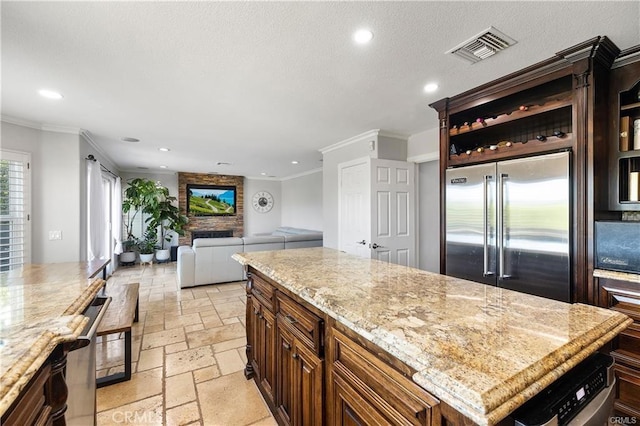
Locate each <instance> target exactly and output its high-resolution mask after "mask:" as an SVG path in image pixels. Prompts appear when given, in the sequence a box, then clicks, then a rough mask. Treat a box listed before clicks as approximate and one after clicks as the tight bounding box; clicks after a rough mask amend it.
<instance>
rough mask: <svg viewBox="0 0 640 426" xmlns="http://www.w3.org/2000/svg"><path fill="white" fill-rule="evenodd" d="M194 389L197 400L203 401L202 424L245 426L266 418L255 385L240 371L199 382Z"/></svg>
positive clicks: (266, 413)
mask: <svg viewBox="0 0 640 426" xmlns="http://www.w3.org/2000/svg"><path fill="white" fill-rule="evenodd" d="M196 388H197V389H198V396H199V398H200V400H201V401H204V400H206V401H207V403H206V404H201V405H200V410H201V412H202V423H203V424H205V425H249V424H251V423H255V422H256V421H258V420H260V419H264V418H266V417H268V416H269V410H268V409H267V406H266V405H265V403H264V401H263V400H262V397H261V396H260V393H259V391H258V388H257V387H256V385H255V383H254V382H253V380H247V379H245V378H244V374H243V373H242V372H240V371H239V372H237V373H233V374H229V375H227V376H222V377H219V378H217V379H214V380H209V381H207V382H203V383H199V384H197V385H196ZM205 395H206V396H205ZM240 401H242V404H239V402H240ZM248 407H250V409H247V408H248Z"/></svg>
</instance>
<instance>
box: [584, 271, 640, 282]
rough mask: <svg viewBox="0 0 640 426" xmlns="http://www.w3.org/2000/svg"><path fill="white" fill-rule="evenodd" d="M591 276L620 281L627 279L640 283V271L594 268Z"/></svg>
mask: <svg viewBox="0 0 640 426" xmlns="http://www.w3.org/2000/svg"><path fill="white" fill-rule="evenodd" d="M593 276H594V277H597V278H611V279H614V280H620V281H629V282H632V283H638V284H640V273H633V272H620V271H610V270H608V269H595V270H594V271H593Z"/></svg>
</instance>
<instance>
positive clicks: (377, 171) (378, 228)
mask: <svg viewBox="0 0 640 426" xmlns="http://www.w3.org/2000/svg"><path fill="white" fill-rule="evenodd" d="M370 171H371V175H370V182H371V194H372V196H371V201H372V204H371V217H372V220H371V257H373V258H374V259H378V260H383V261H386V262H391V263H397V264H399V265H405V266H411V267H415V266H416V235H415V234H416V232H415V219H416V218H415V164H414V163H407V162H405V161H393V160H377V159H372V160H371V168H370Z"/></svg>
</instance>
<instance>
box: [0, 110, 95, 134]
mask: <svg viewBox="0 0 640 426" xmlns="http://www.w3.org/2000/svg"><path fill="white" fill-rule="evenodd" d="M0 120H1V121H3V122H5V123H9V124H15V125H16V126H22V127H29V128H31V129H36V130H44V131H47V132H55V133H69V134H72V135H79V134H80V132H81V131H82V129H81V128H79V127H71V126H60V125H57V124H51V123H39V122H37V121H31V120H25V119H23V118H17V117H11V116H8V115H2V116H1V117H0Z"/></svg>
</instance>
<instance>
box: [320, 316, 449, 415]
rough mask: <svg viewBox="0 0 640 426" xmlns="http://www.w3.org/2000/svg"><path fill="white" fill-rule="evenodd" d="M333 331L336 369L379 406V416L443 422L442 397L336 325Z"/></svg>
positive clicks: (360, 392) (352, 385) (369, 400)
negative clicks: (398, 370)
mask: <svg viewBox="0 0 640 426" xmlns="http://www.w3.org/2000/svg"><path fill="white" fill-rule="evenodd" d="M331 335H332V337H331V338H332V354H331V359H332V368H333V373H334V374H336V375H337V376H338V377H341V378H342V379H343V380H345V381H346V382H348V383H349V385H350V387H351V388H353V389H354V390H355V392H356V393H357V395H359V397H361V398H363V399H364V400H365V401H367V404H368V405H371V406H373V407H375V409H376V410H377V414H376V416H378V415H379V416H382V417H384V418H385V419H386V421H387V422H389V423H392V424H412V425H428V424H431V423H432V422H435V423H436V424H439V423H438V419H439V418H440V408H439V402H440V401H439V400H438V399H436V398H435V397H433V396H432V395H431V394H429V393H428V392H426V391H425V390H424V389H422V388H421V387H419V386H418V385H416V384H415V383H414V382H413V381H411V380H410V379H408V378H406V377H404V376H403V375H402V374H401V373H399V372H397V371H396V370H394V369H393V368H391V367H390V366H389V365H387V364H386V363H385V362H383V361H382V360H380V359H379V358H377V357H376V356H375V355H373V354H371V353H370V352H369V351H367V350H366V349H364V348H363V347H361V346H360V345H358V344H357V343H356V342H354V341H352V340H351V339H350V338H349V337H347V336H345V335H344V334H342V333H341V332H340V331H338V330H336V329H335V328H334V329H332V330H331ZM334 402H335V401H334Z"/></svg>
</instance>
